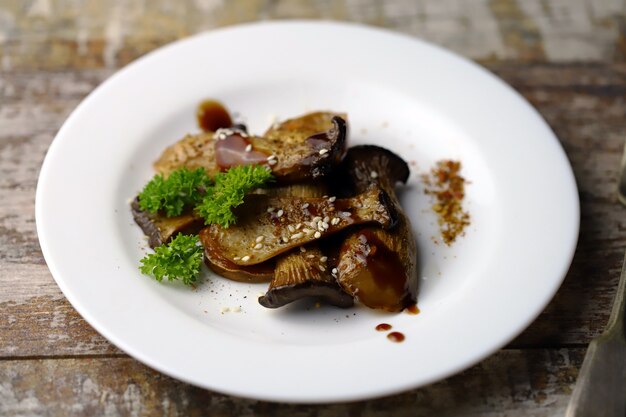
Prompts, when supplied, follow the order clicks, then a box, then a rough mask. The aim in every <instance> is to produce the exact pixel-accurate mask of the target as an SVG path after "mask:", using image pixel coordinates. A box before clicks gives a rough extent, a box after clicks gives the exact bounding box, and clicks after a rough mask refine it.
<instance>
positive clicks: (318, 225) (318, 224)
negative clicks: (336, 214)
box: [317, 220, 324, 229]
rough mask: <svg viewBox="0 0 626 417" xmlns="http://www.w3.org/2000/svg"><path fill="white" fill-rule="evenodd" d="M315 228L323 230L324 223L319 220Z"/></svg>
mask: <svg viewBox="0 0 626 417" xmlns="http://www.w3.org/2000/svg"><path fill="white" fill-rule="evenodd" d="M317 228H318V229H324V222H323V221H321V220H320V221H319V222H317Z"/></svg>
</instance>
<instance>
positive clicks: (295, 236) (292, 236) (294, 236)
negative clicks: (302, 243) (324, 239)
mask: <svg viewBox="0 0 626 417" xmlns="http://www.w3.org/2000/svg"><path fill="white" fill-rule="evenodd" d="M302 236H303V235H302V232H298V233H296V234H294V235H291V239H300V238H301V237H302Z"/></svg>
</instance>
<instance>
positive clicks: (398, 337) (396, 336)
mask: <svg viewBox="0 0 626 417" xmlns="http://www.w3.org/2000/svg"><path fill="white" fill-rule="evenodd" d="M387 339H389V340H391V341H392V342H395V343H400V342H404V334H402V333H400V332H391V333H389V334H388V335H387Z"/></svg>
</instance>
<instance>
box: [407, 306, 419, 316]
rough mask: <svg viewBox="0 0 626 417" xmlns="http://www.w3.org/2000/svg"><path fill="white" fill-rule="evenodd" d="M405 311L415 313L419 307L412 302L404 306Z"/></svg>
mask: <svg viewBox="0 0 626 417" xmlns="http://www.w3.org/2000/svg"><path fill="white" fill-rule="evenodd" d="M406 312H407V313H409V314H413V315H417V314H419V313H420V309H419V308H417V305H416V304H412V305H410V306H408V307H407V308H406Z"/></svg>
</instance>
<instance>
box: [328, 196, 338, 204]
mask: <svg viewBox="0 0 626 417" xmlns="http://www.w3.org/2000/svg"><path fill="white" fill-rule="evenodd" d="M336 199H337V197H335V196H332V197H330V198H329V199H328V201H330V202H331V203H334V202H335V200H336Z"/></svg>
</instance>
